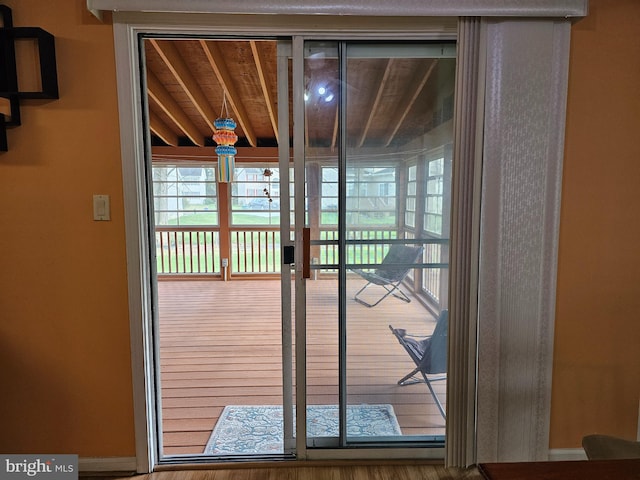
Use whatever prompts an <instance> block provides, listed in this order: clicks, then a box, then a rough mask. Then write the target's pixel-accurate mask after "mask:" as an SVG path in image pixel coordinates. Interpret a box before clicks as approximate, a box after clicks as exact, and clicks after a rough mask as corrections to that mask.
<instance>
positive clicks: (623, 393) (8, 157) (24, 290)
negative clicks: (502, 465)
mask: <svg viewBox="0 0 640 480" xmlns="http://www.w3.org/2000/svg"><path fill="white" fill-rule="evenodd" d="M3 3H5V4H6V5H8V6H9V7H10V8H12V9H13V15H14V24H15V25H16V26H39V27H42V28H44V29H45V30H47V31H49V32H51V33H52V34H53V35H54V36H55V37H56V49H57V51H56V53H57V57H58V62H57V63H58V79H59V83H60V99H59V100H55V101H34V100H29V101H24V102H23V107H22V110H21V112H22V123H23V124H22V126H20V127H17V128H15V129H12V130H10V131H9V132H8V137H9V138H8V139H9V152H7V153H4V154H0V204H1V205H2V209H0V252H2V256H1V257H0V258H1V259H2V260H1V265H2V268H0V320H1V321H0V380H1V381H2V396H1V397H0V398H1V399H2V400H1V401H0V402H1V403H0V415H1V421H0V425H1V426H2V434H1V435H0V451H1V452H5V453H26V452H38V453H40V452H42V453H44V452H51V453H54V452H64V453H69V452H74V453H78V454H80V455H81V456H84V457H92V456H96V457H106V456H132V455H134V454H135V448H134V434H133V413H132V398H131V397H132V388H131V366H130V361H131V356H130V352H129V324H128V312H127V284H126V263H125V262H126V259H125V247H124V239H125V236H124V220H123V202H122V178H121V175H122V172H121V166H120V144H119V131H118V114H117V98H116V79H115V67H114V52H113V40H112V28H111V26H110V25H104V24H100V23H99V22H97V21H96V20H94V19H93V18H92V17H91V16H90V15H89V14H88V13H87V12H86V11H85V8H84V5H85V1H84V0H48V1H46V2H45V1H42V0H5V1H4V2H3ZM638 25H640V2H637V1H636V0H616V1H615V2H613V1H605V0H596V1H594V0H591V14H590V16H589V17H588V18H586V19H584V20H581V21H580V22H578V23H577V24H576V25H575V26H574V28H573V35H572V54H571V67H570V68H571V70H570V87H569V105H568V125H567V142H566V159H565V175H564V186H563V189H564V191H563V203H562V217H561V238H560V259H559V274H558V303H557V325H556V354H555V365H554V390H553V399H552V419H551V420H552V422H551V447H552V448H567V447H577V446H579V442H580V438H581V437H582V435H584V434H587V433H592V432H606V433H615V434H620V435H625V436H628V437H633V436H634V435H635V431H636V428H637V413H638V399H639V398H640V393H639V388H640V354H639V353H638V352H639V351H640V348H639V347H638V346H639V345H640V327H639V325H640V321H639V315H640V314H639V312H640V278H639V277H640V254H639V253H638V252H639V249H638V247H637V243H638V242H637V238H639V237H640V218H639V216H640V197H639V195H638V193H637V192H638V185H640V134H639V133H638V132H639V131H640V129H639V127H640V94H639V93H638V92H639V90H638V88H639V87H638V86H639V85H640V42H638V32H639V30H638ZM96 193H99V194H109V195H111V202H112V212H111V213H112V220H111V221H110V222H94V221H93V220H92V205H91V200H92V195H93V194H96Z"/></svg>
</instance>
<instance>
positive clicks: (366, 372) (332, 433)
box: [293, 41, 455, 449]
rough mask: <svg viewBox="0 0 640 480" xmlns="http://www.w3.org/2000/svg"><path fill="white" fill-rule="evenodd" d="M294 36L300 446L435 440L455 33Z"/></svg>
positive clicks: (440, 394) (442, 398) (438, 435)
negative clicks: (396, 37) (397, 37)
mask: <svg viewBox="0 0 640 480" xmlns="http://www.w3.org/2000/svg"><path fill="white" fill-rule="evenodd" d="M294 45H295V42H294ZM298 50H299V52H298V54H299V56H300V57H301V58H296V48H294V50H293V51H294V55H293V64H294V67H293V92H294V93H293V95H294V104H293V106H294V119H296V118H297V119H298V120H299V121H298V127H297V129H296V128H295V127H294V152H296V153H297V155H296V163H295V167H296V169H297V170H298V176H297V177H296V182H298V181H300V182H304V189H302V188H300V190H299V191H300V192H304V196H303V198H299V197H297V203H296V208H297V209H301V210H300V213H299V215H298V217H296V238H298V239H299V241H298V243H297V245H298V246H299V248H302V249H303V252H302V253H300V254H299V255H298V257H297V261H298V262H304V263H305V265H303V266H302V267H301V268H300V269H297V270H296V274H297V275H299V276H301V277H304V278H301V279H298V280H297V282H298V283H297V302H302V303H303V304H304V305H305V307H306V309H305V310H304V311H303V312H302V313H303V314H304V320H303V318H302V316H300V315H298V316H297V317H296V318H297V322H298V325H297V326H296V328H297V333H298V340H297V341H298V342H303V343H304V349H300V350H299V351H300V352H303V353H304V354H305V363H304V366H305V368H304V372H302V373H301V372H298V375H299V376H298V381H304V383H305V386H306V391H305V394H306V420H305V421H306V438H307V442H306V448H310V449H313V448H325V447H326V448H329V447H331V448H336V447H337V448H341V447H354V446H358V445H361V446H367V447H372V446H373V447H375V446H403V445H407V444H409V443H411V444H415V445H423V446H439V445H442V444H443V442H444V431H445V421H446V409H445V405H446V355H447V335H446V334H447V325H446V317H447V297H448V292H447V278H448V275H447V268H448V240H449V236H448V232H449V214H450V208H449V204H450V191H451V160H452V155H451V143H452V134H453V122H452V116H453V91H454V77H455V45H453V44H431V43H420V42H417V43H416V42H390V43H371V42H327V41H305V42H304V43H302V46H301V47H300V48H299V49H298ZM296 62H300V63H301V65H300V67H299V71H300V72H301V75H302V77H301V78H299V79H296ZM296 95H297V98H298V99H299V105H298V108H300V109H302V112H296V107H297V105H296V102H295V98H296ZM296 115H298V117H296ZM294 124H295V122H294ZM298 157H299V158H298ZM303 212H304V214H303ZM307 239H308V240H307ZM306 263H308V266H307V265H306ZM302 321H304V325H300V323H301V322H302ZM301 405H302V402H301V401H299V402H298V407H300V406H301ZM298 420H302V418H301V417H300V416H298ZM298 433H300V430H298Z"/></svg>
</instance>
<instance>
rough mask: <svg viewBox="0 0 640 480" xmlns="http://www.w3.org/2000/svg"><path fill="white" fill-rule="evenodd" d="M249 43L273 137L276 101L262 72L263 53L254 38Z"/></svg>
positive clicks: (276, 124) (276, 131)
mask: <svg viewBox="0 0 640 480" xmlns="http://www.w3.org/2000/svg"><path fill="white" fill-rule="evenodd" d="M250 44H251V52H252V53H253V60H254V62H255V64H256V69H257V71H258V78H259V80H260V87H262V94H263V95H264V102H265V103H266V105H267V111H268V112H269V119H270V120H271V127H272V128H273V133H274V136H275V138H279V137H278V114H277V111H276V102H275V100H274V99H273V97H272V95H271V88H269V87H270V85H267V78H266V76H265V73H264V66H265V65H266V64H267V61H266V59H265V58H264V55H263V54H262V52H261V51H260V47H259V45H258V42H256V41H255V40H251V41H250Z"/></svg>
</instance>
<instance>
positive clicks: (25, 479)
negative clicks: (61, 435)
mask: <svg viewBox="0 0 640 480" xmlns="http://www.w3.org/2000/svg"><path fill="white" fill-rule="evenodd" d="M77 478H78V456H77V455H0V480H36V479H37V480H77Z"/></svg>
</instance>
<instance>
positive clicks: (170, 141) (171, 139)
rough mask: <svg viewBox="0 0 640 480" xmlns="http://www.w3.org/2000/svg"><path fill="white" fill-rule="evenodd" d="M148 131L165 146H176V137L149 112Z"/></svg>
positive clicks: (159, 119)
mask: <svg viewBox="0 0 640 480" xmlns="http://www.w3.org/2000/svg"><path fill="white" fill-rule="evenodd" d="M149 129H150V130H151V131H152V132H153V133H154V134H155V135H156V136H157V137H159V138H160V139H161V140H162V141H163V142H164V143H166V144H167V145H171V146H173V147H175V146H177V145H178V135H176V134H175V132H174V131H173V130H171V128H170V127H169V125H167V124H166V123H165V122H163V121H162V119H161V118H160V117H159V116H158V115H156V114H155V113H153V112H149Z"/></svg>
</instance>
